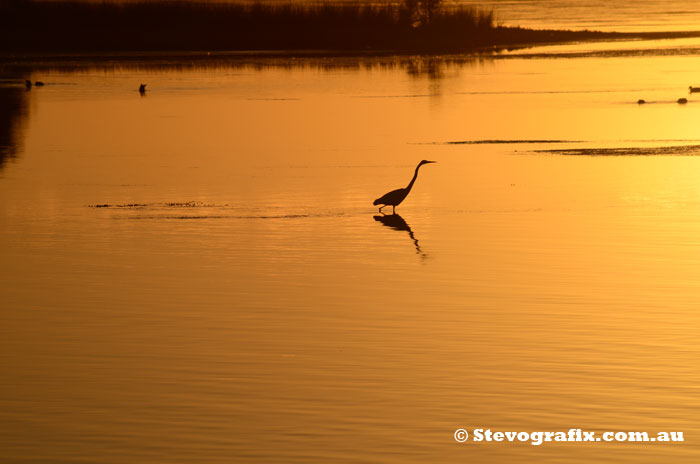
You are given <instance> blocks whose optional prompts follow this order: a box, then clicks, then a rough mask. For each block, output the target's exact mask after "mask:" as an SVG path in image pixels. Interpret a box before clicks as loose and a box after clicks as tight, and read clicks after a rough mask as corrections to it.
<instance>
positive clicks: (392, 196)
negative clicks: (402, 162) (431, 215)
mask: <svg viewBox="0 0 700 464" xmlns="http://www.w3.org/2000/svg"><path fill="white" fill-rule="evenodd" d="M436 162H437V161H428V160H423V161H421V162H420V163H418V166H416V172H415V173H414V174H413V179H411V182H410V183H409V184H408V186H407V187H406V188H400V189H396V190H392V191H391V192H389V193H387V194H384V195H382V196H381V197H379V198H377V199H376V200H374V206H377V205H384V206H381V207H380V208H379V212H380V213H381V212H382V208H384V207H386V206H391V207H392V212H394V213H395V212H396V207H397V206H399V205H400V204H401V202H402V201H404V200H405V199H406V197H407V196H408V194H409V193H410V192H411V189H412V188H413V184H414V183H415V182H416V178H417V177H418V169H420V167H421V166H423V165H424V164H428V163H436Z"/></svg>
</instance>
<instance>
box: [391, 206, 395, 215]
mask: <svg viewBox="0 0 700 464" xmlns="http://www.w3.org/2000/svg"><path fill="white" fill-rule="evenodd" d="M391 214H396V205H391Z"/></svg>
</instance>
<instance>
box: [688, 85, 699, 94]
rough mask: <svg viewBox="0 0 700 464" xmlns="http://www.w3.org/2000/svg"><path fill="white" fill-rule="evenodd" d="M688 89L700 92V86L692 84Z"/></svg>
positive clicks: (691, 91)
mask: <svg viewBox="0 0 700 464" xmlns="http://www.w3.org/2000/svg"><path fill="white" fill-rule="evenodd" d="M688 90H689V91H690V92H689V93H697V92H700V87H693V86H692V85H691V86H690V87H688Z"/></svg>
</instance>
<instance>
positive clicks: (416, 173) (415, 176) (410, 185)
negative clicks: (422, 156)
mask: <svg viewBox="0 0 700 464" xmlns="http://www.w3.org/2000/svg"><path fill="white" fill-rule="evenodd" d="M420 166H421V165H418V166H416V172H415V173H414V174H413V179H411V183H410V184H408V187H406V190H407V191H409V192H410V191H411V189H412V188H413V184H414V183H415V182H416V178H418V169H420Z"/></svg>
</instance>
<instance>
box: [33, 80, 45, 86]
mask: <svg viewBox="0 0 700 464" xmlns="http://www.w3.org/2000/svg"><path fill="white" fill-rule="evenodd" d="M34 85H36V86H37V87H41V86H42V85H44V83H43V82H41V81H36V82H35V83H34Z"/></svg>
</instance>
